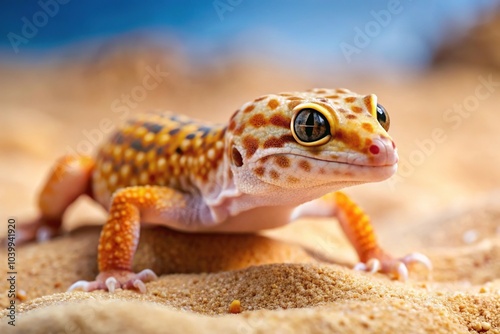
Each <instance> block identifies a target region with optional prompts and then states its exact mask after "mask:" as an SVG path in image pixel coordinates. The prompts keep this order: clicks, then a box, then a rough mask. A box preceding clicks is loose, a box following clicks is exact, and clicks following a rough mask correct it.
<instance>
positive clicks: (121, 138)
mask: <svg viewBox="0 0 500 334" xmlns="http://www.w3.org/2000/svg"><path fill="white" fill-rule="evenodd" d="M124 141H125V137H124V136H123V134H122V133H120V132H118V133H117V134H115V136H114V137H113V139H112V140H111V142H112V143H113V144H116V145H120V144H123V142H124Z"/></svg>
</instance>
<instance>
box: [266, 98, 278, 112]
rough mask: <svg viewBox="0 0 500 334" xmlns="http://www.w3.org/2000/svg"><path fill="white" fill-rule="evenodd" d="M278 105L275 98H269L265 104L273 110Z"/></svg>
mask: <svg viewBox="0 0 500 334" xmlns="http://www.w3.org/2000/svg"><path fill="white" fill-rule="evenodd" d="M279 105H280V103H279V102H278V101H277V100H275V99H272V100H270V101H269V102H268V103H267V106H268V107H269V108H270V109H271V110H274V109H276V108H278V106H279Z"/></svg>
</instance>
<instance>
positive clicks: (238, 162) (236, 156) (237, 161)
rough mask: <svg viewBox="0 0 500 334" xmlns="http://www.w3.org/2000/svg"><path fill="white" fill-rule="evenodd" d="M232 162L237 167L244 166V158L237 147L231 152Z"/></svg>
mask: <svg viewBox="0 0 500 334" xmlns="http://www.w3.org/2000/svg"><path fill="white" fill-rule="evenodd" d="M231 158H232V162H233V164H234V165H235V166H236V167H241V166H243V157H242V156H241V153H240V151H238V149H237V148H236V147H234V146H233V149H232V151H231Z"/></svg>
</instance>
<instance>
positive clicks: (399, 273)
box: [394, 262, 409, 282]
mask: <svg viewBox="0 0 500 334" xmlns="http://www.w3.org/2000/svg"><path fill="white" fill-rule="evenodd" d="M394 273H395V275H396V277H397V278H398V279H399V280H400V281H403V282H406V281H407V280H408V276H409V273H408V268H407V267H406V264H405V263H403V262H399V263H398V264H397V265H396V268H395V269H394Z"/></svg>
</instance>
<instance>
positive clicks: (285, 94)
mask: <svg viewBox="0 0 500 334" xmlns="http://www.w3.org/2000/svg"><path fill="white" fill-rule="evenodd" d="M278 95H279V96H292V94H290V93H280V94H278Z"/></svg>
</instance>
